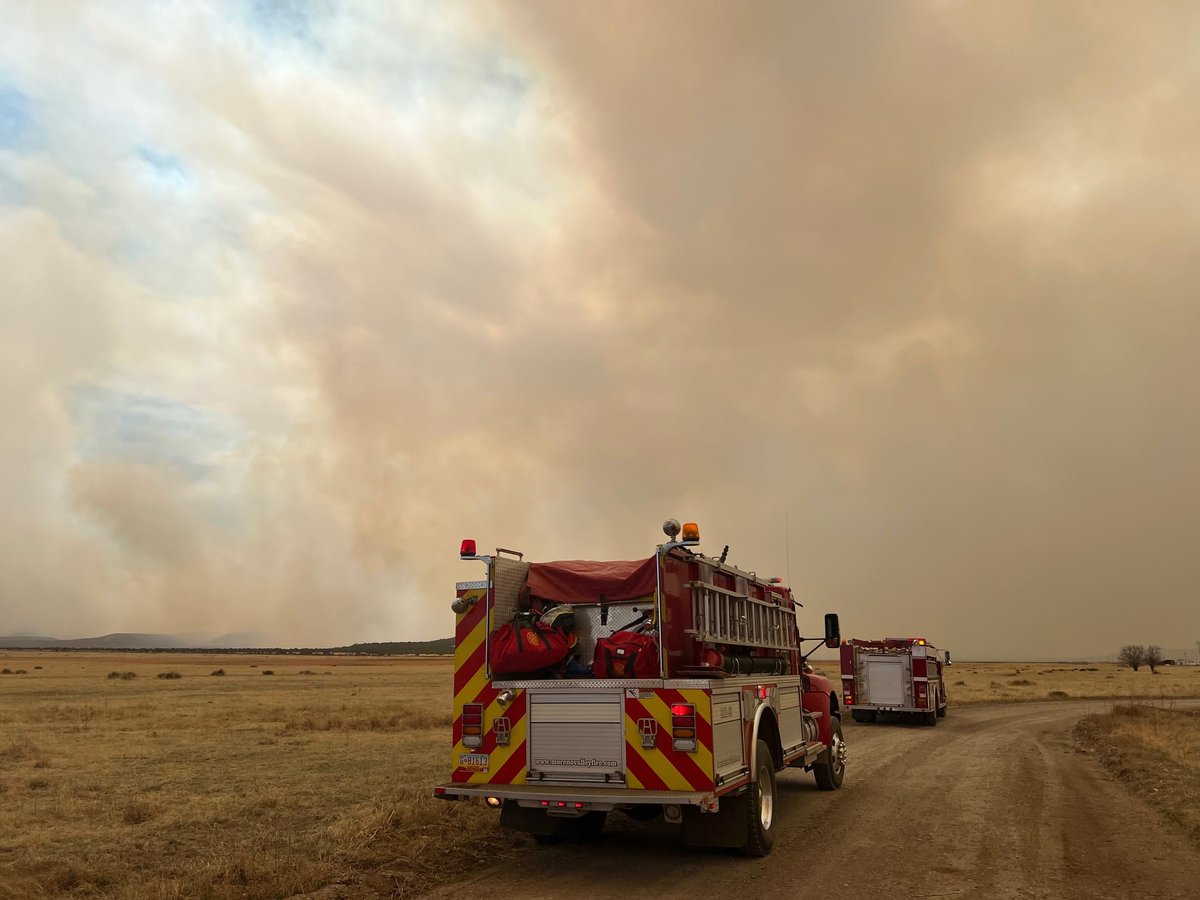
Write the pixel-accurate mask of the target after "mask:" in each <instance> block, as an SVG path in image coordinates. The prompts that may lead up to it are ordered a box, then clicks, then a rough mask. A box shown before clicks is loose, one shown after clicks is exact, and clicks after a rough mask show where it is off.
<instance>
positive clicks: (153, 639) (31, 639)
mask: <svg viewBox="0 0 1200 900" xmlns="http://www.w3.org/2000/svg"><path fill="white" fill-rule="evenodd" d="M0 650H143V651H144V650H179V651H201V652H206V653H213V652H217V651H235V650H239V651H253V652H256V653H281V654H290V655H295V654H304V653H324V654H335V653H346V654H356V655H362V656H416V655H419V654H443V653H445V654H448V653H453V652H454V638H438V639H437V640H435V641H375V642H371V643H363V644H350V645H349V646H347V647H273V646H271V642H270V639H269V638H267V637H266V636H265V635H261V634H256V633H253V632H248V633H242V634H237V633H234V634H223V635H220V636H219V637H210V636H209V635H204V634H183V635H180V634H140V633H123V632H118V633H115V634H105V635H101V636H100V637H90V638H70V639H64V638H52V637H42V636H28V635H10V636H7V637H0Z"/></svg>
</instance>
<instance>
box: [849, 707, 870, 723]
mask: <svg viewBox="0 0 1200 900" xmlns="http://www.w3.org/2000/svg"><path fill="white" fill-rule="evenodd" d="M850 718H852V719H853V720H854V721H855V722H858V723H859V724H860V725H861V724H862V723H863V722H870V721H871V720H870V719H869V718H867V711H866V710H865V709H852V710H850Z"/></svg>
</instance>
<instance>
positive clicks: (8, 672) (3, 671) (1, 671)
mask: <svg viewBox="0 0 1200 900" xmlns="http://www.w3.org/2000/svg"><path fill="white" fill-rule="evenodd" d="M12 673H13V670H12V669H0V675H11V674H12Z"/></svg>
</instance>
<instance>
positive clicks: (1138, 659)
mask: <svg viewBox="0 0 1200 900" xmlns="http://www.w3.org/2000/svg"><path fill="white" fill-rule="evenodd" d="M1145 661H1146V648H1145V647H1143V646H1142V645H1141V644H1126V645H1125V646H1124V647H1122V648H1121V652H1120V653H1118V654H1117V662H1118V663H1120V664H1121V665H1123V666H1129V668H1131V669H1133V671H1135V672H1136V671H1137V670H1138V669H1140V668H1141V667H1142V664H1143V663H1144V662H1145Z"/></svg>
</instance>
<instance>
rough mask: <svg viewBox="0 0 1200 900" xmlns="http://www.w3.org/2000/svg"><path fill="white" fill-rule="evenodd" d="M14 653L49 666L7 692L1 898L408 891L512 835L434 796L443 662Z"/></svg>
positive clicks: (484, 816)
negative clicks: (341, 888) (114, 673)
mask: <svg viewBox="0 0 1200 900" xmlns="http://www.w3.org/2000/svg"><path fill="white" fill-rule="evenodd" d="M3 657H4V661H5V662H6V663H8V665H9V666H10V667H11V666H12V664H13V662H14V661H15V662H18V663H20V664H22V665H25V666H26V668H32V666H28V665H26V664H27V663H28V662H30V661H34V660H36V662H37V663H38V664H40V665H42V666H43V668H42V669H35V670H34V674H33V675H30V676H28V677H27V678H25V679H21V680H20V681H17V680H15V679H14V680H13V681H12V682H11V683H10V684H8V685H6V688H5V690H4V691H3V692H0V723H3V724H0V794H3V797H4V802H3V803H0V835H3V839H2V840H0V897H3V898H5V900H9V898H11V900H27V898H35V897H36V898H44V897H57V896H64V895H68V894H69V895H72V896H80V897H85V896H88V897H96V896H104V897H113V898H135V897H147V896H153V897H181V898H182V897H212V898H234V897H236V898H267V897H281V896H290V895H292V894H297V893H306V892H311V891H316V890H319V889H321V888H322V887H324V886H327V885H334V884H348V885H353V886H357V887H356V888H355V889H356V890H361V891H362V892H375V893H378V894H381V895H385V896H387V895H397V896H408V895H410V894H412V893H414V892H417V891H420V890H424V889H426V888H429V887H432V886H433V885H435V884H437V883H439V882H440V881H443V880H445V879H446V878H447V877H452V876H453V875H454V873H456V872H458V871H461V867H462V866H463V865H464V864H469V863H470V862H471V861H473V860H477V859H478V860H484V859H491V858H494V857H495V855H497V854H499V853H501V852H503V850H504V848H505V847H511V846H512V843H513V839H512V838H511V837H510V836H507V835H503V834H501V833H500V832H499V830H498V828H497V827H496V815H495V813H494V812H492V811H490V810H486V809H484V808H483V807H481V806H476V805H473V804H466V803H462V804H455V803H446V802H443V801H435V800H433V798H432V796H431V792H432V786H433V784H434V783H436V782H438V781H441V780H444V779H445V778H446V777H447V776H448V774H449V763H450V751H449V730H450V729H449V723H450V685H451V674H452V673H451V664H450V662H449V660H445V659H422V660H398V659H382V660H381V659H357V658H339V659H338V660H337V663H336V664H333V663H332V661H331V660H329V659H327V658H294V659H293V658H288V659H287V660H286V662H284V663H283V664H282V665H281V660H280V658H279V657H273V658H267V657H260V658H258V662H255V661H254V658H249V659H248V658H246V657H214V656H195V657H187V656H179V655H171V656H166V655H151V654H146V655H142V654H137V655H126V654H121V655H117V654H74V653H72V654H51V653H46V654H39V653H33V652H30V653H17V652H10V653H6V654H3ZM262 663H267V664H268V665H270V666H272V668H271V669H269V670H267V669H262V668H259V666H260V665H261V664H262ZM114 664H119V665H120V666H121V670H120V672H119V673H118V674H120V673H121V672H124V671H126V667H128V671H131V672H133V674H134V677H133V678H132V679H121V678H119V677H118V678H114V679H112V680H109V679H108V678H106V677H105V676H106V674H107V673H108V672H109V671H110V670H113V667H114ZM214 666H220V667H221V668H222V669H224V671H225V672H226V673H227V674H226V676H225V677H223V678H211V677H208V676H209V675H211V673H212V672H213V670H214ZM318 667H327V668H323V669H320V670H319V671H321V672H322V673H328V674H327V675H326V677H321V678H279V677H276V678H260V677H258V676H259V675H260V674H261V673H262V672H263V671H273V672H276V673H278V675H287V674H299V672H300V671H303V670H304V669H307V670H308V671H311V672H314V673H315V672H317V671H318ZM168 669H169V670H170V671H178V672H179V673H180V675H181V676H182V678H181V679H180V680H175V679H170V680H161V681H160V680H159V679H158V678H157V677H156V675H157V674H158V673H160V672H163V671H165V670H168ZM196 675H203V676H205V677H203V678H196V677H192V676H196ZM139 676H140V677H139Z"/></svg>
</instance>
